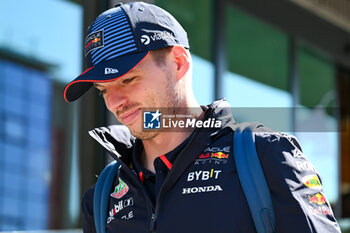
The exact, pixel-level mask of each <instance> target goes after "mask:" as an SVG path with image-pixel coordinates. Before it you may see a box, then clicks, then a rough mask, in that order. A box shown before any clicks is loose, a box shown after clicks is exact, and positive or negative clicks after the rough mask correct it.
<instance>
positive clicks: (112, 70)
mask: <svg viewBox="0 0 350 233" xmlns="http://www.w3.org/2000/svg"><path fill="white" fill-rule="evenodd" d="M118 72H119V71H118V70H117V69H113V68H108V67H106V68H105V74H115V73H118Z"/></svg>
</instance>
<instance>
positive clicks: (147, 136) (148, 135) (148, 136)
mask: <svg viewBox="0 0 350 233" xmlns="http://www.w3.org/2000/svg"><path fill="white" fill-rule="evenodd" d="M129 130H130V132H131V134H132V135H133V136H134V137H136V138H138V139H140V140H152V139H153V138H155V137H156V136H157V135H158V134H159V132H154V131H153V132H143V131H140V130H133V129H131V128H129Z"/></svg>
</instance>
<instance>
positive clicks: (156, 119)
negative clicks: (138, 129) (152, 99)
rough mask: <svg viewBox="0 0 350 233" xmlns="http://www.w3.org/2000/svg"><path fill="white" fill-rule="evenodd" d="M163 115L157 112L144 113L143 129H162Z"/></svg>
mask: <svg viewBox="0 0 350 233" xmlns="http://www.w3.org/2000/svg"><path fill="white" fill-rule="evenodd" d="M161 115H162V113H160V112H159V110H157V111H156V112H150V111H147V112H143V128H144V129H160V116H161Z"/></svg>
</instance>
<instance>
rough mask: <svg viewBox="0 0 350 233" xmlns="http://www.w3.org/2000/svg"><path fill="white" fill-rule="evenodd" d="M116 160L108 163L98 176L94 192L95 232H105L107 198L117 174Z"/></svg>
mask: <svg viewBox="0 0 350 233" xmlns="http://www.w3.org/2000/svg"><path fill="white" fill-rule="evenodd" d="M118 168H119V165H118V163H117V161H113V162H111V163H110V164H108V165H107V166H106V167H105V169H103V171H102V172H101V174H100V176H99V177H98V180H97V183H96V186H95V192H94V220H95V228H96V232H97V233H106V223H107V209H108V200H109V195H110V191H111V187H112V185H113V181H114V179H115V176H116V174H117V171H118Z"/></svg>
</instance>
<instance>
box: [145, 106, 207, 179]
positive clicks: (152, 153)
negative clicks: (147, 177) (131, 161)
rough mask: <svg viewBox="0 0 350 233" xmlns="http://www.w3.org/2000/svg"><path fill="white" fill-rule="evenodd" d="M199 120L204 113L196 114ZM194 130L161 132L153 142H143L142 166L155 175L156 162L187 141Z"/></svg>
mask: <svg viewBox="0 0 350 233" xmlns="http://www.w3.org/2000/svg"><path fill="white" fill-rule="evenodd" d="M194 114H195V117H196V118H197V119H200V118H203V114H204V112H202V111H200V112H199V113H194ZM192 132H193V130H181V131H176V132H160V133H159V134H158V135H157V136H155V137H154V138H153V139H151V140H143V141H142V143H143V152H142V164H143V166H144V167H145V168H146V169H148V170H149V171H151V172H153V173H155V170H154V166H153V162H154V160H155V159H156V158H157V157H159V156H161V155H164V154H166V153H168V152H170V151H172V150H174V149H175V148H176V147H177V146H178V145H180V144H181V143H182V142H183V141H185V140H186V139H187V138H188V137H189V136H190V135H191V133H192Z"/></svg>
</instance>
